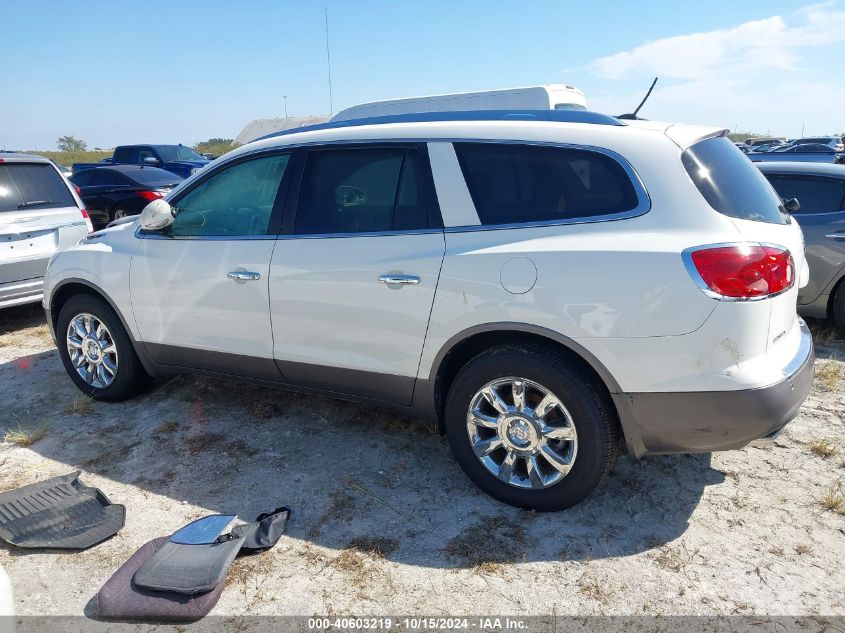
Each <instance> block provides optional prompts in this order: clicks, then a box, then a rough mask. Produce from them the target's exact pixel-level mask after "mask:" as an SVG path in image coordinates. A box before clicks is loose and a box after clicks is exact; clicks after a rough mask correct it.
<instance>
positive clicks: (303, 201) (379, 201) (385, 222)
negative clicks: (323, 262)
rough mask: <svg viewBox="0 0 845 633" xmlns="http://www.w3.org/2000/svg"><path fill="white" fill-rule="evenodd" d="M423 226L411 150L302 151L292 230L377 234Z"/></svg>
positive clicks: (424, 217) (423, 211) (416, 169)
mask: <svg viewBox="0 0 845 633" xmlns="http://www.w3.org/2000/svg"><path fill="white" fill-rule="evenodd" d="M427 227H428V210H427V206H426V199H425V197H424V195H423V187H422V186H421V182H420V159H419V156H418V154H417V152H416V150H414V149H406V148H404V147H395V148H394V147H373V148H355V149H328V150H316V151H313V152H311V153H310V155H309V156H308V160H307V161H306V164H305V170H304V173H303V175H302V184H301V187H300V193H299V204H298V205H297V210H296V221H295V225H294V233H296V234H298V235H309V234H311V235H314V234H325V233H378V232H384V231H407V230H414V229H423V228H427Z"/></svg>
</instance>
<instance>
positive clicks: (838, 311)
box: [831, 279, 845, 332]
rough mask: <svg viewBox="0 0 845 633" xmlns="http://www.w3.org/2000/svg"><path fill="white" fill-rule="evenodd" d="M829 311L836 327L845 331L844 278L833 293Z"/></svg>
mask: <svg viewBox="0 0 845 633" xmlns="http://www.w3.org/2000/svg"><path fill="white" fill-rule="evenodd" d="M831 312H832V313H833V322H834V323H835V324H836V327H838V328H839V329H840V330H842V331H843V332H845V279H843V280H842V281H840V282H839V286H837V288H836V293H835V294H834V295H833V301H831Z"/></svg>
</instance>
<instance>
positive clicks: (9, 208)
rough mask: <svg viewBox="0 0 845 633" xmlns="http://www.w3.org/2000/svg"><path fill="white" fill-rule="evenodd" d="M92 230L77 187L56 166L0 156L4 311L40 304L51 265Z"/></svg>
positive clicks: (23, 156) (24, 156)
mask: <svg viewBox="0 0 845 633" xmlns="http://www.w3.org/2000/svg"><path fill="white" fill-rule="evenodd" d="M92 230H93V228H92V226H91V220H90V219H89V218H88V213H87V211H86V210H85V209H84V208H83V205H82V201H81V200H80V199H79V196H77V195H76V191H75V190H74V189H73V185H71V184H70V183H69V182H68V181H67V179H66V178H65V177H64V176H62V175H61V173H60V172H59V170H58V169H57V168H56V166H55V165H54V164H53V163H51V162H50V161H49V160H47V159H46V158H43V157H41V156H30V155H27V154H9V153H0V308H8V307H10V306H15V305H20V304H24V303H36V302H39V301H41V296H42V289H43V285H44V271H46V270H47V262H48V261H50V258H51V257H52V256H53V254H54V253H56V252H57V251H60V250H62V249H65V248H68V247H69V246H73V245H74V244H76V243H77V242H79V240H80V239H82V238H83V237H85V236H86V235H88V233H90V232H91V231H92Z"/></svg>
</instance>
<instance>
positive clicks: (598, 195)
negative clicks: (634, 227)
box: [454, 143, 639, 225]
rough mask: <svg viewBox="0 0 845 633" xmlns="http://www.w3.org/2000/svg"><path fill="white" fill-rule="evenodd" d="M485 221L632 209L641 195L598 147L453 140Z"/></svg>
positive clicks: (535, 219) (551, 218)
mask: <svg viewBox="0 0 845 633" xmlns="http://www.w3.org/2000/svg"><path fill="white" fill-rule="evenodd" d="M454 147H455V152H456V154H457V156H458V160H459V162H460V165H461V169H462V171H463V174H464V178H465V179H466V181H467V185H468V187H469V191H470V194H471V195H472V199H473V202H474V203H475V208H476V211H477V212H478V218H479V220H481V224H483V225H497V224H514V223H522V222H547V221H563V222H565V221H569V220H576V219H579V218H591V217H595V216H607V215H614V214H618V213H624V212H626V211H631V210H633V209H635V208H636V207H637V206H638V203H639V200H638V197H637V193H636V191H635V189H634V185H633V183H632V182H631V179H630V177H629V176H628V174H627V172H626V171H625V169H624V168H623V167H622V166H621V165H620V164H619V163H618V162H617V161H616V160H614V159H613V158H611V157H610V156H607V155H605V154H601V153H599V152H594V151H589V150H582V149H575V148H563V147H549V146H542V145H518V144H497V143H455V145H454Z"/></svg>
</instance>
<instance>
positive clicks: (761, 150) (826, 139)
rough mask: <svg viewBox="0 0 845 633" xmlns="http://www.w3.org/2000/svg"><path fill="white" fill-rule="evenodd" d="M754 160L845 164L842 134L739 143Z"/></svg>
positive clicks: (738, 145) (753, 140)
mask: <svg viewBox="0 0 845 633" xmlns="http://www.w3.org/2000/svg"><path fill="white" fill-rule="evenodd" d="M737 147H739V148H740V149H741V150H742V151H743V152H744V153H745V154H747V155H748V157H749V158H750V159H751V160H752V161H753V162H761V161H783V160H785V161H801V162H820V163H840V164H845V145H843V138H842V137H841V136H808V137H805V138H799V139H792V140H789V141H786V140H783V139H748V140H747V141H746V142H745V143H737Z"/></svg>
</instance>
